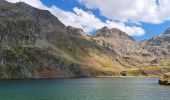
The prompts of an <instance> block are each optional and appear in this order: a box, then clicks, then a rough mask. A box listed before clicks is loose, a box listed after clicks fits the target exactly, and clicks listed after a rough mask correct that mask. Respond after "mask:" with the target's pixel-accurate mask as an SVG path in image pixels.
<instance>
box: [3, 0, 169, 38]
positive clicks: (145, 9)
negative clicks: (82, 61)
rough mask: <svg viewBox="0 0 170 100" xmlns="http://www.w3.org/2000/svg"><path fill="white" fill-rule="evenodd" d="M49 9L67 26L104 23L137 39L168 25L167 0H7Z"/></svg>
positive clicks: (92, 26) (91, 26) (91, 28)
mask: <svg viewBox="0 0 170 100" xmlns="http://www.w3.org/2000/svg"><path fill="white" fill-rule="evenodd" d="M6 1H9V2H12V3H16V2H20V1H21V2H25V3H27V4H29V5H31V6H33V7H36V8H39V9H44V10H49V11H50V12H51V13H52V14H53V15H54V16H56V17H57V18H58V19H59V20H60V21H61V22H62V23H64V24H65V25H66V26H73V27H77V28H82V29H83V30H84V31H85V32H86V33H87V34H93V33H94V32H95V31H97V30H98V29H100V28H102V27H104V26H107V27H108V28H110V29H112V28H118V29H120V30H122V31H124V32H126V33H127V34H128V35H130V36H132V37H133V38H135V39H136V40H137V41H141V40H145V39H149V38H152V37H154V36H158V35H161V34H162V33H163V32H164V31H165V30H166V29H167V28H168V27H170V6H169V4H170V0H6Z"/></svg>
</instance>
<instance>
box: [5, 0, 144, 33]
mask: <svg viewBox="0 0 170 100" xmlns="http://www.w3.org/2000/svg"><path fill="white" fill-rule="evenodd" d="M7 1H9V2H12V3H16V2H20V1H22V2H25V3H27V4H29V5H31V6H33V7H36V8H40V9H46V10H49V11H50V12H51V13H52V14H53V15H55V16H56V17H57V18H59V20H60V21H61V22H63V23H64V24H65V25H67V26H74V27H78V28H82V29H83V30H84V31H85V32H87V33H90V32H92V31H95V30H97V29H100V28H102V27H104V26H107V27H109V28H119V29H121V30H122V31H124V32H126V33H127V34H128V35H131V36H141V35H143V34H145V31H144V30H143V28H141V27H138V26H127V25H125V24H124V23H123V22H117V21H114V20H106V21H101V20H100V19H99V18H97V17H96V16H95V15H94V14H93V13H91V12H89V11H84V10H82V9H79V8H77V7H75V8H73V12H71V11H64V10H62V9H60V8H58V7H56V6H54V5H53V6H51V7H47V6H45V5H44V4H43V3H42V2H41V1H40V0H7ZM97 1H99V0H97ZM105 1H106V0H105ZM82 2H83V1H82Z"/></svg>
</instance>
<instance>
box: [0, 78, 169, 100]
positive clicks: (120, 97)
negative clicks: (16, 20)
mask: <svg viewBox="0 0 170 100" xmlns="http://www.w3.org/2000/svg"><path fill="white" fill-rule="evenodd" d="M0 100H170V86H161V85H158V79H157V78H75V79H74V78H73V79H39V80H0Z"/></svg>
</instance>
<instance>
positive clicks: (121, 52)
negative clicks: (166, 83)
mask: <svg viewBox="0 0 170 100" xmlns="http://www.w3.org/2000/svg"><path fill="white" fill-rule="evenodd" d="M165 33H166V34H164V35H163V36H161V37H155V38H153V39H150V40H146V41H143V42H136V41H135V40H134V39H133V38H132V37H130V36H128V35H127V34H126V33H125V32H123V31H121V30H120V29H116V28H114V29H109V28H107V27H103V28H101V29H99V30H98V31H97V32H95V33H94V34H93V35H92V36H87V35H86V33H85V32H84V31H83V30H82V29H80V28H74V27H72V26H65V25H64V24H63V23H62V22H61V21H59V19H58V18H57V17H55V16H54V15H52V14H51V13H50V12H49V11H47V10H40V9H37V8H34V7H31V6H30V5H27V4H25V3H23V2H20V3H16V4H12V3H8V2H6V1H4V0H0V74H1V75H0V78H2V79H16V78H60V77H96V76H113V75H126V74H125V73H127V74H128V75H148V73H146V72H144V71H142V70H141V68H145V67H156V66H170V64H169V62H170V58H169V50H170V47H169V34H167V32H165ZM159 41H161V43H159ZM135 68H136V69H137V72H135V71H129V72H126V70H127V71H128V70H129V69H135ZM159 72H160V71H159ZM152 74H153V73H152Z"/></svg>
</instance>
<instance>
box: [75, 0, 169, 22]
mask: <svg viewBox="0 0 170 100" xmlns="http://www.w3.org/2000/svg"><path fill="white" fill-rule="evenodd" d="M78 1H79V2H80V3H82V4H84V5H85V6H86V7H87V8H89V9H98V10H99V11H100V13H101V14H102V15H103V16H106V17H107V18H110V19H113V20H119V21H123V22H124V21H125V22H128V21H132V22H146V23H152V24H160V23H162V22H164V21H166V20H170V6H169V4H170V0H78ZM157 1H158V4H157Z"/></svg>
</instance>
